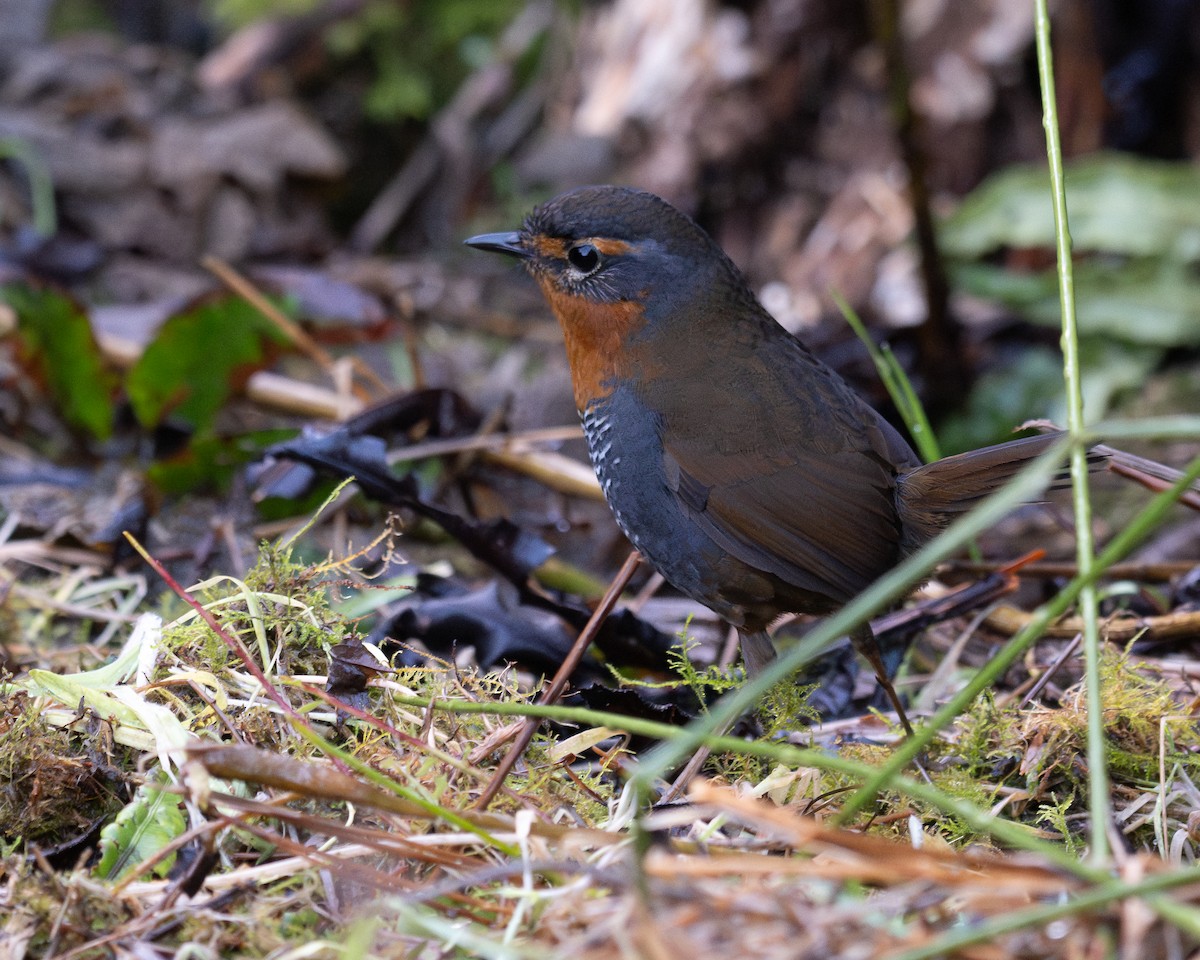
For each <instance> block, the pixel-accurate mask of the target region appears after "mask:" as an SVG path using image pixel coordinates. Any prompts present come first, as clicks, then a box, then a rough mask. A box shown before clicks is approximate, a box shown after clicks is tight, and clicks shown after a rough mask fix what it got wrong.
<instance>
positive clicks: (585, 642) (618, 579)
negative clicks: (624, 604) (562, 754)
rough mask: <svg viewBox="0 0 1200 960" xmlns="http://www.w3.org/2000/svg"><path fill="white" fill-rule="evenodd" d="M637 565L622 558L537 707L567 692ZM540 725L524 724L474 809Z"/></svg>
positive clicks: (481, 806) (636, 559)
mask: <svg viewBox="0 0 1200 960" xmlns="http://www.w3.org/2000/svg"><path fill="white" fill-rule="evenodd" d="M640 562H641V555H640V554H639V553H638V552H637V551H636V550H635V551H633V552H632V553H630V554H629V556H628V557H626V558H625V563H624V564H622V565H621V569H620V570H618V571H617V575H616V576H615V577H614V578H613V581H612V583H610V584H609V585H608V590H606V591H605V593H604V596H603V597H601V599H600V604H599V606H597V607H596V609H595V611H594V612H593V613H592V616H591V619H590V620H588V622H587V624H586V625H585V626H584V628H583V630H581V631H580V633H579V636H578V637H577V638H576V640H575V645H574V646H573V647H571V651H570V652H569V653H568V654H567V656H566V659H564V660H563V662H562V666H560V667H559V668H558V672H557V673H555V674H554V679H553V680H551V681H550V685H549V686H547V687H546V689H545V690H543V691H542V695H541V697H539V698H538V703H539V704H541V705H549V704H552V703H557V702H558V700H559V699H560V698H561V697H562V695H563V691H565V690H566V689H567V683H568V681H569V680H570V678H571V674H572V673H574V672H575V668H576V667H578V666H579V661H580V660H582V659H583V653H584V651H585V650H587V648H588V646H589V645H590V644H591V642H592V640H593V638H595V636H596V634H597V632H599V630H600V626H601V625H602V624H603V623H604V621H605V620H606V619H607V618H608V615H609V614H610V613H612V608H613V607H615V606H616V605H617V599H618V598H619V597H620V596H621V591H623V590H624V589H625V585H626V584H627V583H629V578H630V577H632V576H633V571H634V570H636V569H637V565H638V564H639V563H640ZM540 725H541V720H538V719H534V718H530V719H528V720H526V721H525V725H524V727H523V728H522V730H521V732H520V733H519V734H518V735H517V737H516V739H515V741H514V742H513V745H512V747H510V748H509V751H508V753H507V754H505V756H504V759H503V760H501V761H500V763H499V764H498V765H497V766H496V772H495V773H494V774H493V775H492V779H491V780H490V781H489V782H488V785H487V786H486V787H484V788H483V792H482V793H480V795H479V799H478V800H477V801H475V808H476V809H477V810H486V809H487V807H488V805H489V804H490V803H491V802H492V800H493V799H494V798H495V796H496V794H497V793H499V792H500V787H501V786H503V784H504V779H505V777H507V776H508V775H509V773H510V772H511V771H512V768H513V767H514V766H516V763H517V760H519V759H520V758H521V756H522V754H524V753H525V748H526V747H528V746H529V742H530V741H531V740H532V739H533V735H534V733H536V732H537V728H538V727H539V726H540Z"/></svg>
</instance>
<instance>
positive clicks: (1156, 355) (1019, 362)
mask: <svg viewBox="0 0 1200 960" xmlns="http://www.w3.org/2000/svg"><path fill="white" fill-rule="evenodd" d="M1079 348H1080V360H1081V366H1082V368H1083V381H1082V389H1083V403H1084V408H1085V409H1086V410H1087V411H1088V415H1089V416H1090V417H1100V416H1103V415H1104V412H1105V411H1106V410H1107V409H1108V408H1109V407H1110V406H1111V405H1112V402H1113V399H1114V398H1115V397H1116V395H1117V394H1119V393H1121V392H1122V391H1125V390H1136V389H1137V388H1138V387H1139V386H1141V385H1142V384H1144V383H1145V382H1146V377H1147V376H1149V374H1150V372H1151V371H1152V370H1154V369H1155V368H1156V367H1157V366H1158V363H1159V361H1160V360H1161V359H1162V353H1163V352H1162V350H1161V349H1160V348H1158V347H1148V346H1137V345H1133V344H1128V343H1120V342H1112V341H1109V340H1105V339H1102V338H1100V337H1088V338H1087V339H1086V340H1081V341H1080V344H1079ZM1064 404H1065V398H1064V394H1063V384H1062V356H1061V355H1060V354H1059V352H1058V351H1057V350H1054V349H1051V348H1049V347H1034V348H1031V349H1029V350H1025V351H1022V352H1021V354H1020V355H1019V356H1017V357H1016V358H1014V359H1013V360H1011V361H1010V362H1008V363H1005V364H1002V365H1001V366H999V367H998V368H997V369H995V370H992V371H991V372H989V373H987V374H985V375H984V376H982V377H980V378H979V380H978V381H977V382H976V384H975V386H974V388H973V389H972V391H971V396H970V397H969V399H968V400H967V404H966V409H965V410H964V411H963V412H962V413H960V414H956V415H954V416H952V417H949V418H947V419H946V420H945V422H943V423H942V424H940V425H939V427H938V436H939V437H940V438H941V440H942V444H943V446H944V447H945V448H946V449H947V451H948V452H951V453H957V452H960V451H963V450H974V449H976V448H977V447H983V446H987V445H988V444H990V443H1000V442H1002V441H1004V440H1011V439H1012V428H1013V426H1014V425H1015V424H1019V423H1023V422H1025V421H1026V420H1037V419H1042V418H1046V419H1049V420H1053V421H1054V422H1055V423H1063V422H1064V421H1065V417H1066V413H1065V408H1064Z"/></svg>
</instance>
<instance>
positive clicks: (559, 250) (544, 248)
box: [530, 235, 633, 260]
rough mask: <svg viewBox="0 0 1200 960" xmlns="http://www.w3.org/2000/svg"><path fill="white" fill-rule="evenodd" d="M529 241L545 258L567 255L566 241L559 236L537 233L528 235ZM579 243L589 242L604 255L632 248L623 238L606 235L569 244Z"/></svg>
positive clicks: (559, 257)
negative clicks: (532, 235) (531, 235)
mask: <svg viewBox="0 0 1200 960" xmlns="http://www.w3.org/2000/svg"><path fill="white" fill-rule="evenodd" d="M530 243H531V245H532V247H533V250H534V254H535V255H536V256H538V257H542V258H544V259H547V260H561V259H563V258H564V257H565V256H566V255H567V241H566V240H564V239H562V238H561V237H547V236H544V235H538V236H534V237H530ZM580 243H590V244H591V245H592V246H593V247H595V248H596V249H597V250H598V251H599V252H600V253H601V254H603V255H605V256H619V255H620V254H623V253H629V251H630V250H632V249H633V247H632V246H630V244H628V243H626V242H625V241H624V240H612V239H610V238H608V237H584V238H583V239H581V240H573V241H571V243H570V245H571V246H576V245H577V244H580Z"/></svg>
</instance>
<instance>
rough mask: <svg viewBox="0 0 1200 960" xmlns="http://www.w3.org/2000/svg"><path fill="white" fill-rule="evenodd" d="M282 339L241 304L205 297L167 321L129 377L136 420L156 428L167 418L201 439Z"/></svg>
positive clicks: (261, 317)
mask: <svg viewBox="0 0 1200 960" xmlns="http://www.w3.org/2000/svg"><path fill="white" fill-rule="evenodd" d="M283 339H284V338H283V335H282V334H281V333H280V332H279V331H278V330H276V328H275V327H274V325H272V324H271V323H270V322H269V321H268V320H267V319H266V318H264V317H263V316H262V314H260V313H259V312H258V311H257V310H256V309H255V308H254V307H252V306H250V305H249V304H248V303H246V302H245V301H244V300H241V299H239V298H236V297H224V296H222V297H216V298H213V297H206V298H204V299H202V300H199V301H196V302H193V303H192V304H190V305H189V306H188V307H187V308H185V309H184V310H183V311H182V312H180V313H177V314H175V315H174V316H173V317H171V318H170V319H169V320H167V322H166V323H165V324H163V326H162V327H161V329H160V330H159V332H158V335H157V336H156V337H155V338H154V341H153V342H152V343H151V344H150V345H149V346H148V347H147V348H146V350H145V352H144V353H143V354H142V356H141V358H140V359H139V360H138V362H137V363H136V364H135V365H134V367H133V369H132V370H130V371H129V376H128V378H127V379H126V382H125V386H126V390H127V391H128V393H129V400H130V403H131V404H132V406H133V411H134V414H135V415H136V416H137V418H138V420H139V422H141V423H142V424H143V425H144V426H147V427H152V426H156V425H158V424H159V423H161V422H162V421H163V419H164V418H165V417H166V416H167V415H168V414H170V415H171V416H172V417H174V418H176V419H178V420H182V421H183V422H185V423H187V424H189V425H190V426H191V427H192V428H193V429H194V430H195V431H196V432H197V433H204V432H205V431H207V430H208V429H209V428H210V427H211V426H212V423H213V420H214V418H215V417H216V415H217V412H218V411H219V410H220V409H221V407H222V406H223V405H224V403H225V402H226V401H227V400H228V399H229V397H230V396H232V395H233V394H234V393H235V392H236V391H237V390H238V389H240V387H241V386H242V385H243V384H244V383H245V381H246V379H247V378H248V377H249V376H250V374H251V373H253V372H254V371H255V370H257V369H260V368H262V367H264V366H265V365H266V364H267V362H268V359H269V356H268V353H269V351H268V348H269V346H270V345H271V344H272V343H282V342H283Z"/></svg>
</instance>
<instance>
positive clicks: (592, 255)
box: [567, 243, 600, 277]
mask: <svg viewBox="0 0 1200 960" xmlns="http://www.w3.org/2000/svg"><path fill="white" fill-rule="evenodd" d="M567 262H568V263H569V264H571V266H572V267H574V268H575V269H576V270H577V271H579V272H580V273H581V274H583V275H584V276H585V277H586V276H588V275H589V274H592V273H595V272H596V270H597V269H598V268H599V266H600V251H599V250H597V249H596V248H595V247H593V246H592V245H591V244H590V243H581V244H578V245H577V246H574V247H572V248H571V249H570V250H568V251H567Z"/></svg>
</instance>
